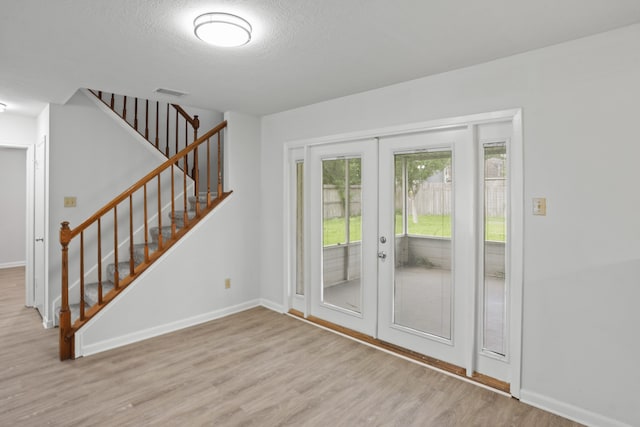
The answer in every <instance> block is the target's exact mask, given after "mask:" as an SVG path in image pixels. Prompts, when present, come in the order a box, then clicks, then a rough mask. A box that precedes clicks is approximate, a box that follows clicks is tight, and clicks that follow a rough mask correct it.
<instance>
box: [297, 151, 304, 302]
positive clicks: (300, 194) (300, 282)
mask: <svg viewBox="0 0 640 427" xmlns="http://www.w3.org/2000/svg"><path fill="white" fill-rule="evenodd" d="M303 176H304V163H303V162H301V161H300V162H296V294H298V295H304V209H303V208H304V181H303Z"/></svg>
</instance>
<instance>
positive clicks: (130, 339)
mask: <svg viewBox="0 0 640 427" xmlns="http://www.w3.org/2000/svg"><path fill="white" fill-rule="evenodd" d="M259 305H260V301H259V300H251V301H247V302H244V303H242V304H238V305H234V306H231V307H225V308H222V309H219V310H214V311H211V312H209V313H204V314H199V315H197V316H194V317H190V318H188V319H183V320H178V321H176V322H171V323H167V324H164V325H160V326H154V327H152V328H149V329H145V330H142V331H138V332H134V333H131V334H128V335H123V336H120V337H116V338H111V339H107V340H104V341H100V342H97V343H94V344H89V345H83V342H82V333H81V332H82V331H79V332H78V333H77V334H76V357H80V356H90V355H92V354H96V353H101V352H103V351H107V350H111V349H114V348H118V347H122V346H124V345H127V344H133V343H134V342H139V341H143V340H146V339H149V338H153V337H157V336H159V335H164V334H168V333H170V332H174V331H177V330H180V329H184V328H188V327H190V326H195V325H199V324H200V323H205V322H209V321H211V320H215V319H219V318H221V317H225V316H229V315H231V314H235V313H239V312H241V311H245V310H249V309H251V308H254V307H258V306H259Z"/></svg>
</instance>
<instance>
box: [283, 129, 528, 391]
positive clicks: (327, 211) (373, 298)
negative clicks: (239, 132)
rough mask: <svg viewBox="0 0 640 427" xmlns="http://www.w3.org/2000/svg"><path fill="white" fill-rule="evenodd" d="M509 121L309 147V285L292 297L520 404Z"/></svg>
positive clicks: (517, 177)
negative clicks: (480, 379) (505, 391)
mask: <svg viewBox="0 0 640 427" xmlns="http://www.w3.org/2000/svg"><path fill="white" fill-rule="evenodd" d="M516 117H519V116H516ZM514 123H515V124H514ZM515 126H519V124H518V123H516V119H514V120H513V121H512V120H511V119H510V118H509V119H508V120H502V121H495V122H485V123H479V124H469V123H461V124H460V125H451V126H449V127H447V128H444V129H443V128H440V129H434V130H425V131H422V132H412V133H407V134H402V135H396V136H385V137H380V138H370V139H363V140H360V141H350V142H342V143H330V144H318V145H312V146H308V147H307V148H306V154H305V155H304V165H303V166H304V176H305V180H304V193H305V196H304V203H305V205H306V204H307V203H308V208H307V209H306V210H305V213H306V214H305V216H304V218H305V221H304V222H305V223H306V226H305V230H306V232H305V236H307V235H308V237H309V238H308V241H307V240H306V237H305V243H304V247H305V248H306V250H305V255H304V259H307V260H308V264H304V265H308V266H309V268H308V270H309V271H308V274H306V275H305V276H304V277H306V278H308V279H309V283H308V284H305V286H304V288H305V290H308V291H305V292H304V295H303V292H301V291H297V292H296V294H295V298H297V300H296V302H297V303H298V304H300V303H304V304H305V305H304V307H306V308H308V310H307V311H306V312H305V313H306V314H308V315H309V316H311V317H316V318H320V319H323V320H326V321H328V322H331V323H334V324H336V325H339V326H342V327H345V328H348V329H351V330H354V331H357V332H361V333H363V334H366V335H368V336H371V337H374V338H377V339H379V340H381V341H384V342H388V343H391V344H394V345H397V346H400V347H403V348H406V349H408V350H412V351H415V352H417V353H420V354H424V355H427V356H429V357H432V358H435V359H438V360H441V361H444V362H447V363H449V364H451V365H455V367H458V368H462V372H463V373H466V375H467V376H472V375H475V374H482V375H485V376H488V377H491V378H495V379H498V380H500V381H503V382H505V383H510V384H511V393H512V395H514V396H516V397H517V396H518V393H519V387H520V385H519V370H520V350H519V348H520V339H521V338H520V329H521V324H520V322H519V318H520V313H521V301H522V300H521V289H522V287H521V267H522V256H521V255H522V246H521V243H519V245H515V244H512V242H514V241H515V242H521V241H522V222H521V220H522V217H521V215H522V211H521V205H522V203H521V200H522V199H521V198H522V193H521V188H522V187H521V183H522V169H521V166H519V165H520V164H521V163H520V162H519V161H514V158H515V159H521V156H522V146H521V140H519V139H517V138H515V137H514V138H515V140H516V141H517V142H516V143H515V144H514V143H513V141H512V135H514V127H515ZM300 161H301V160H300V159H298V160H297V162H298V163H296V165H295V168H296V171H297V176H298V178H297V179H298V184H300V175H301V173H300V171H301V170H302V169H303V168H302V163H300ZM296 194H298V197H300V194H301V191H300V190H299V189H298V190H297V191H296ZM307 195H308V198H307ZM514 201H515V202H514ZM297 211H298V215H300V212H301V209H299V208H298V209H297ZM307 218H308V223H307ZM299 223H301V222H300V221H299ZM296 224H298V222H297V223H296ZM298 228H300V227H298ZM296 233H299V231H298V232H296ZM296 235H297V234H296ZM297 240H300V239H297ZM297 240H296V241H297ZM300 246H301V245H300ZM300 255H301V254H300ZM307 257H308V258H307ZM300 258H302V257H300ZM296 259H297V258H296ZM297 263H298V264H302V263H301V262H299V261H298V262H297ZM299 306H300V305H299ZM514 363H515V364H514ZM455 367H452V369H455V370H457V369H456V368H455Z"/></svg>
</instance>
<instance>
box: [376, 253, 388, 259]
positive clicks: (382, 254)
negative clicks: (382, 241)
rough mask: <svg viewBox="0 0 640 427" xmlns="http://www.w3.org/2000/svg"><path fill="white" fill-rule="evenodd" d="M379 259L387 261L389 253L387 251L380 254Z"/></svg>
mask: <svg viewBox="0 0 640 427" xmlns="http://www.w3.org/2000/svg"><path fill="white" fill-rule="evenodd" d="M378 258H380V259H386V258H387V253H386V252H385V251H380V252H378Z"/></svg>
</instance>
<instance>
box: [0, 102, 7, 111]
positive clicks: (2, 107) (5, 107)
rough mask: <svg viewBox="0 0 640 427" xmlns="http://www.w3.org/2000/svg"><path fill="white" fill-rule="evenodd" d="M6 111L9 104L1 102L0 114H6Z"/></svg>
mask: <svg viewBox="0 0 640 427" xmlns="http://www.w3.org/2000/svg"><path fill="white" fill-rule="evenodd" d="M6 109H7V104H3V103H2V102H0V113H4V112H5V110H6Z"/></svg>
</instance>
